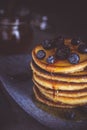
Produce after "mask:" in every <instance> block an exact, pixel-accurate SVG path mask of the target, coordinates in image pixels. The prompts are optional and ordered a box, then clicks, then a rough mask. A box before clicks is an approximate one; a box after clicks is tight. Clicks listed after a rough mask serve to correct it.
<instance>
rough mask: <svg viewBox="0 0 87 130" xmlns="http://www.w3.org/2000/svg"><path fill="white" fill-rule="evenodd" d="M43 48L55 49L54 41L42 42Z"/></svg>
mask: <svg viewBox="0 0 87 130" xmlns="http://www.w3.org/2000/svg"><path fill="white" fill-rule="evenodd" d="M42 46H43V48H44V49H52V48H53V47H54V41H53V40H44V41H43V42H42Z"/></svg>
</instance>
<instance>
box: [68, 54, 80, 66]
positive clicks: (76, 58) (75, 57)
mask: <svg viewBox="0 0 87 130" xmlns="http://www.w3.org/2000/svg"><path fill="white" fill-rule="evenodd" d="M79 60H80V57H79V55H78V54H76V53H71V54H70V55H69V57H68V61H69V62H70V63H71V64H77V63H78V62H79Z"/></svg>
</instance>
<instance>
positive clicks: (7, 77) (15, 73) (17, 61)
mask: <svg viewBox="0 0 87 130" xmlns="http://www.w3.org/2000/svg"><path fill="white" fill-rule="evenodd" d="M30 61H31V56H30V55H15V56H0V73H1V75H0V80H1V81H2V83H3V86H4V88H5V89H6V91H7V92H8V93H9V95H10V96H11V97H12V98H13V99H14V100H15V101H16V103H17V104H19V105H20V107H21V108H22V109H24V111H26V113H27V114H29V115H31V116H32V117H34V118H35V119H36V120H38V121H39V122H40V123H42V124H44V125H45V126H48V127H51V128H54V129H58V130H63V129H65V130H67V129H71V130H73V129H74V130H79V129H86V127H87V110H86V109H87V108H84V109H83V108H78V109H76V110H72V109H70V110H68V109H67V110H64V109H63V110H62V109H56V108H51V107H47V106H45V105H43V104H41V103H39V102H37V101H36V100H35V98H34V95H33V90H32V86H33V83H32V74H31V70H30V67H29V63H30Z"/></svg>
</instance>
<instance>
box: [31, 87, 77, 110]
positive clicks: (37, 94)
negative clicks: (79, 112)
mask: <svg viewBox="0 0 87 130" xmlns="http://www.w3.org/2000/svg"><path fill="white" fill-rule="evenodd" d="M33 91H34V94H35V97H36V99H37V100H38V101H40V102H41V103H44V104H46V105H48V106H51V107H58V108H74V107H75V106H72V105H67V104H63V103H60V102H57V103H55V102H53V101H51V100H49V99H47V98H46V97H45V96H44V95H42V93H40V91H39V89H37V88H36V86H34V87H33Z"/></svg>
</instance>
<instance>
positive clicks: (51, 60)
mask: <svg viewBox="0 0 87 130" xmlns="http://www.w3.org/2000/svg"><path fill="white" fill-rule="evenodd" d="M46 61H47V63H49V64H53V63H54V62H55V56H53V55H52V56H49V57H48V58H47V60H46Z"/></svg>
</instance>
